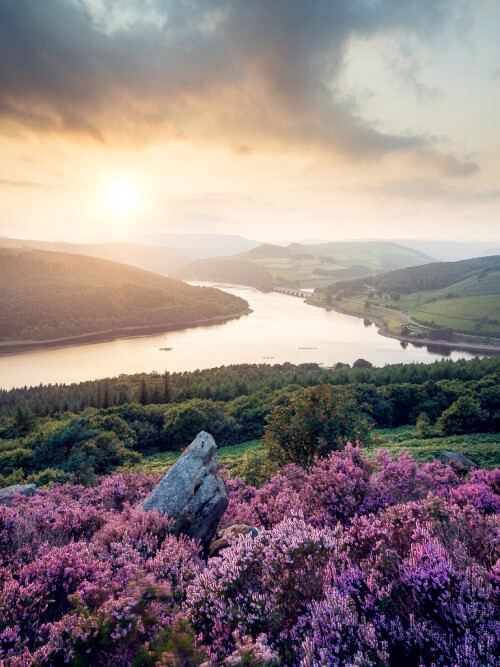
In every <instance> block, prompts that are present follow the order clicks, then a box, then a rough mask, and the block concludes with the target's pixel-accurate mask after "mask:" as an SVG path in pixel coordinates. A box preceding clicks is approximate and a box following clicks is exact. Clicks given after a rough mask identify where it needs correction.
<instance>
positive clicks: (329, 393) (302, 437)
mask: <svg viewBox="0 0 500 667" xmlns="http://www.w3.org/2000/svg"><path fill="white" fill-rule="evenodd" d="M368 429H369V424H368V422H367V420H366V419H365V418H364V417H363V416H362V415H361V414H360V411H359V409H358V406H357V403H356V400H355V399H354V398H353V397H352V395H350V394H348V393H347V392H346V391H345V390H344V389H342V388H340V387H331V386H329V385H326V384H320V385H318V386H317V387H310V388H308V389H303V390H302V391H300V392H298V393H296V394H293V395H292V396H291V397H290V399H289V402H288V403H287V404H285V405H277V406H276V407H275V408H274V410H273V411H272V412H271V414H270V415H269V416H268V417H267V428H266V432H265V434H264V441H265V443H266V447H267V451H268V456H269V458H270V460H271V461H273V462H275V463H277V464H278V465H280V466H281V465H285V464H286V463H296V464H298V465H301V466H304V467H305V466H309V465H312V463H313V462H314V460H315V459H316V458H320V459H321V458H324V457H325V456H327V455H328V454H329V453H330V452H331V451H333V450H336V449H340V448H341V447H342V446H343V445H344V444H346V443H347V442H349V441H351V442H356V441H361V442H364V441H366V440H367V437H368Z"/></svg>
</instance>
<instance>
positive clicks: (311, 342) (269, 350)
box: [0, 283, 474, 388]
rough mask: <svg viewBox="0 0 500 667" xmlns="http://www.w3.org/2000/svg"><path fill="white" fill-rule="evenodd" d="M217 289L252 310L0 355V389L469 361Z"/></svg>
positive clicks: (297, 302) (314, 311) (327, 316)
mask: <svg viewBox="0 0 500 667" xmlns="http://www.w3.org/2000/svg"><path fill="white" fill-rule="evenodd" d="M197 284H200V283H197ZM205 284H207V283H205ZM217 286H218V287H221V288H223V289H225V290H226V291H228V292H231V293H233V294H237V295H238V296H241V297H243V298H244V299H246V300H247V301H248V302H249V304H250V307H251V308H252V309H253V311H254V312H253V313H251V314H250V315H246V316H243V317H240V318H239V319H237V320H231V321H230V322H225V323H222V324H220V323H217V324H212V325H210V326H203V327H195V328H189V329H183V330H180V331H169V332H166V333H161V334H153V335H149V336H140V337H135V338H122V339H118V340H114V341H108V342H104V343H91V344H87V345H75V346H71V347H65V348H59V349H48V350H39V351H32V352H25V353H23V354H16V355H11V356H5V357H0V387H2V388H10V387H12V386H24V385H28V386H29V385H37V384H40V383H44V384H48V383H52V384H53V383H57V382H64V383H70V382H81V381H83V380H91V379H97V378H103V377H108V376H117V375H120V374H122V373H139V372H151V371H158V372H163V371H164V370H169V371H190V370H196V369H197V368H210V367H214V366H222V365H226V366H227V365H229V364H239V363H271V364H274V363H284V362H286V361H289V362H292V363H295V364H300V363H310V362H314V363H318V364H323V365H325V366H332V365H333V364H335V363H336V362H339V361H340V362H344V363H349V364H352V363H353V362H354V361H355V360H356V359H359V358H360V357H362V358H363V359H367V360H368V361H370V362H371V363H372V364H374V365H376V366H383V365H384V364H393V363H409V362H411V361H419V362H431V361H434V360H435V359H441V358H442V357H443V356H449V357H450V358H452V359H458V358H461V357H465V358H471V357H472V356H474V355H472V354H468V353H466V352H454V351H453V352H450V351H449V350H448V349H446V350H444V349H436V346H433V347H434V349H433V350H432V351H428V350H427V349H426V348H425V347H416V346H414V345H413V344H412V345H408V346H407V347H403V346H402V345H401V344H400V341H398V340H394V339H392V338H387V337H384V336H380V335H379V334H378V330H377V328H376V327H374V326H370V327H367V326H365V324H364V322H363V320H362V319H359V318H355V317H350V316H348V315H343V314H341V313H336V312H335V311H327V310H324V309H323V308H315V307H314V306H308V305H306V304H304V302H303V300H302V299H299V298H297V297H292V296H288V295H285V294H277V293H271V294H262V293H261V292H257V291H256V290H253V289H251V288H248V287H241V286H235V285H232V286H227V285H224V286H222V285H217Z"/></svg>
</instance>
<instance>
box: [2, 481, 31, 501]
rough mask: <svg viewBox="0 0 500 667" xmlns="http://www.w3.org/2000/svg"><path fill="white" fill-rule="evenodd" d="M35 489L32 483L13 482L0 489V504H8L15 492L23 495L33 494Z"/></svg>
mask: <svg viewBox="0 0 500 667" xmlns="http://www.w3.org/2000/svg"><path fill="white" fill-rule="evenodd" d="M35 491H36V486H35V485H34V484H13V485H12V486H5V487H4V488H3V489H0V505H2V504H3V505H10V503H11V502H12V496H14V495H15V494H16V493H22V494H23V496H33V495H34V494H35Z"/></svg>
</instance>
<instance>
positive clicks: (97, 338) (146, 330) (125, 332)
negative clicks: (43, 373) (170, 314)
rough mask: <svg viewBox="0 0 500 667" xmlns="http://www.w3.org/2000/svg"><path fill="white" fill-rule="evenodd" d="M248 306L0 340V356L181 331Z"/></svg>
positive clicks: (231, 317)
mask: <svg viewBox="0 0 500 667" xmlns="http://www.w3.org/2000/svg"><path fill="white" fill-rule="evenodd" d="M252 312H253V311H252V309H251V308H250V307H248V308H245V309H244V310H241V311H239V312H238V313H233V314H232V315H216V316H214V317H206V318H202V319H199V320H190V321H189V322H179V323H177V324H153V325H149V326H140V327H120V328H117V329H107V330H106V331H91V332H89V333H86V334H80V335H78V336H65V337H62V338H50V339H48V340H38V341H37V340H27V341H12V342H11V341H3V342H0V357H2V356H7V355H9V354H19V353H22V352H32V351H33V350H45V349H56V348H61V347H69V346H72V345H86V344H87V343H106V342H108V341H112V340H116V339H118V338H135V337H138V336H148V335H150V334H155V333H161V332H162V331H165V332H167V331H182V330H183V329H191V328H193V327H202V326H209V325H211V324H219V323H222V322H228V321H229V320H235V319H238V318H240V317H243V316H244V315H250V313H252Z"/></svg>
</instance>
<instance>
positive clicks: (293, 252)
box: [177, 241, 432, 289]
mask: <svg viewBox="0 0 500 667" xmlns="http://www.w3.org/2000/svg"><path fill="white" fill-rule="evenodd" d="M431 261H432V258H430V257H428V256H427V255H424V254H423V253H421V252H419V251H416V250H411V249H409V248H405V247H403V246H399V245H397V244H394V243H386V242H369V241H359V242H358V241H352V242H334V243H321V244H316V245H302V244H300V243H291V244H290V245H289V246H279V245H271V244H262V245H260V246H258V247H256V248H254V249H253V250H250V251H249V252H246V253H243V254H240V255H236V256H234V257H230V258H226V257H219V258H216V259H213V260H211V261H210V262H192V263H191V264H188V265H186V266H184V267H182V268H181V269H180V270H179V271H178V272H177V275H178V276H180V277H183V278H191V279H198V280H226V281H231V280H232V281H233V282H238V283H243V284H246V285H251V286H253V287H258V288H259V289H261V287H260V284H261V283H262V281H264V284H265V285H266V286H267V285H269V284H272V285H275V286H289V287H302V288H311V287H325V286H326V285H329V284H330V283H332V282H333V281H335V282H337V281H341V280H347V279H352V278H357V277H364V276H371V275H373V274H375V273H380V272H381V271H387V270H390V269H396V268H401V267H404V266H415V265H420V264H426V263H427V262H431ZM228 262H232V263H233V264H232V265H230V264H229V263H228ZM235 262H238V264H236V263H235ZM252 266H253V267H259V269H261V271H264V272H265V274H264V273H261V274H260V277H259V279H258V280H255V275H256V274H255V269H253V270H252V269H251V268H250V267H252ZM252 271H253V273H251V272H252ZM250 275H251V276H252V279H251V281H250V279H249V278H248V277H247V278H246V279H245V276H250Z"/></svg>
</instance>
